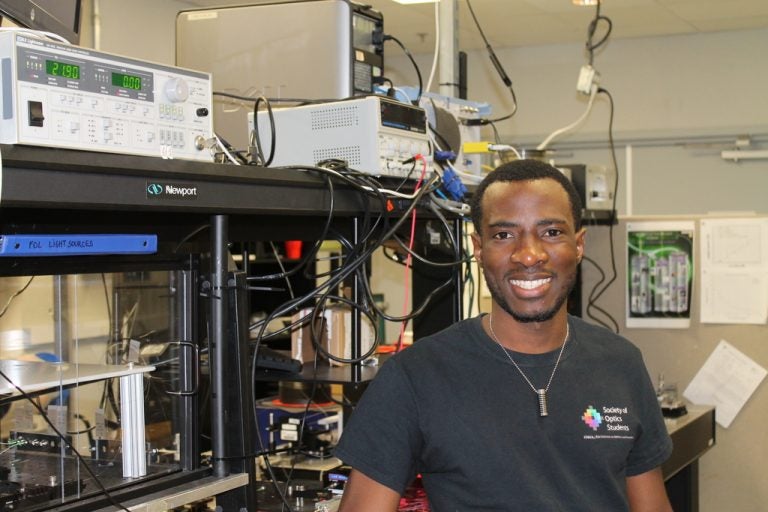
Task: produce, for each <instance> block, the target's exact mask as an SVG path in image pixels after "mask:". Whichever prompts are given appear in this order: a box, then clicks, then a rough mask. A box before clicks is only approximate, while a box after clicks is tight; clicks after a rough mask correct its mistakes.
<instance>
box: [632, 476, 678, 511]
mask: <svg viewBox="0 0 768 512" xmlns="http://www.w3.org/2000/svg"><path fill="white" fill-rule="evenodd" d="M627 497H628V498H629V508H630V510H631V511H632V512H672V505H670V503H669V498H668V497H667V490H666V488H665V487H664V479H663V478H662V476H661V468H656V469H652V470H650V471H648V472H646V473H642V474H639V475H635V476H628V477H627Z"/></svg>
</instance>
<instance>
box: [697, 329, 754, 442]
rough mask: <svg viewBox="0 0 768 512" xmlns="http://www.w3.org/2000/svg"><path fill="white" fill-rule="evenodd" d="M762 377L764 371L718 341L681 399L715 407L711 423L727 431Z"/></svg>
mask: <svg viewBox="0 0 768 512" xmlns="http://www.w3.org/2000/svg"><path fill="white" fill-rule="evenodd" d="M765 375H766V370H765V368H763V367H762V366H760V365H759V364H757V363H756V362H755V361H753V360H752V359H750V358H749V357H748V356H747V355H746V354H744V353H743V352H740V351H739V350H738V349H737V348H736V347H734V346H733V345H731V344H730V343H728V342H727V341H725V340H720V343H719V344H718V345H717V347H715V350H714V351H713V352H712V353H711V354H710V355H709V357H708V358H707V360H706V361H705V362H704V365H703V366H702V367H701V369H700V370H699V371H698V373H697V374H696V376H695V377H694V378H693V380H692V381H691V383H690V384H689V385H688V387H687V388H686V389H685V392H683V396H684V397H685V398H686V399H688V400H689V401H691V402H692V403H693V404H696V405H713V406H715V421H717V423H719V424H720V425H721V426H723V427H725V428H728V427H729V426H730V425H731V422H733V420H734V418H735V417H736V415H737V414H738V413H739V411H740V410H741V408H742V407H744V404H745V403H746V402H747V400H748V399H749V397H750V396H752V393H754V392H755V390H756V389H757V386H758V385H759V384H760V382H761V381H762V380H763V379H764V378H765Z"/></svg>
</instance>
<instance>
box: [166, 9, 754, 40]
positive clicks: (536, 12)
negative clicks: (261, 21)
mask: <svg viewBox="0 0 768 512" xmlns="http://www.w3.org/2000/svg"><path fill="white" fill-rule="evenodd" d="M181 1H182V2H183V3H186V4H189V5H190V6H194V7H214V6H221V5H233V4H237V5H239V4H256V3H274V0H266V1H261V2H260V1H259V0H256V1H251V2H234V3H233V2H231V1H230V2H227V1H226V0H181ZM357 1H358V3H365V4H368V5H371V6H372V7H374V8H375V9H377V10H379V11H381V13H382V14H383V15H384V29H385V32H386V33H388V34H390V35H392V36H394V37H396V38H398V39H399V40H400V41H401V42H402V43H403V44H404V45H405V46H406V47H407V48H408V49H409V50H410V51H411V52H412V53H427V52H431V51H432V50H433V48H434V45H435V39H434V37H435V4H415V5H401V4H398V3H396V2H394V1H393V0H367V1H361V0H357ZM442 1H448V0H442ZM468 1H469V2H470V3H471V6H472V8H473V10H474V12H475V15H476V16H477V18H478V21H479V23H480V25H481V26H482V29H483V31H484V32H485V35H486V37H487V38H488V40H489V42H490V44H491V45H492V46H493V47H494V48H499V47H505V46H531V45H546V44H558V43H576V42H586V38H587V28H588V26H589V23H590V21H591V20H592V19H593V18H594V16H595V12H596V8H595V7H578V6H575V5H573V4H572V3H571V0H456V4H457V9H458V14H459V23H458V26H459V29H458V38H459V49H461V50H471V49H477V48H484V47H485V44H484V43H483V40H482V38H481V37H480V35H479V32H478V30H477V27H476V26H475V24H474V21H473V20H472V17H471V15H470V12H469V9H468V7H467V5H468ZM600 13H601V15H603V16H605V17H607V18H609V19H610V20H611V23H612V26H613V28H612V31H611V34H610V38H611V39H620V38H632V37H647V36H660V35H672V34H693V33H697V32H716V31H724V30H741V29H750V28H762V27H768V0H602V5H601V8H600ZM606 26H607V24H606V23H601V24H599V25H598V30H597V32H596V33H595V39H594V40H595V41H597V40H599V38H600V37H602V35H603V34H605V28H606Z"/></svg>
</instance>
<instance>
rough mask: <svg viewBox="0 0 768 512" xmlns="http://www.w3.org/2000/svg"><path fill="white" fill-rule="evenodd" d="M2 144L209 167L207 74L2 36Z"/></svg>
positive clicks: (26, 37)
mask: <svg viewBox="0 0 768 512" xmlns="http://www.w3.org/2000/svg"><path fill="white" fill-rule="evenodd" d="M0 84H1V85H2V88H1V89H0V95H1V98H0V104H1V106H2V119H0V142H1V143H4V144H27V145H33V146H52V147H62V148H68V149H80V150H88V151H105V152H110V153H125V154H131V155H143V156H160V157H163V158H183V159H190V160H205V161H211V160H212V155H211V152H210V150H209V149H208V148H207V147H205V146H206V145H205V141H206V140H207V139H210V138H211V137H212V136H213V121H212V115H211V112H212V107H211V76H210V74H208V73H202V72H198V71H190V70H185V69H181V68H175V67H170V66H165V65H161V64H152V63H147V62H143V61H138V60H134V59H129V58H126V57H120V56H115V55H109V54H106V53H102V52H96V51H93V50H90V49H86V48H81V47H77V46H71V45H68V44H64V43H59V42H55V41H50V40H47V39H42V38H37V37H32V36H30V35H29V34H28V33H15V32H3V33H0Z"/></svg>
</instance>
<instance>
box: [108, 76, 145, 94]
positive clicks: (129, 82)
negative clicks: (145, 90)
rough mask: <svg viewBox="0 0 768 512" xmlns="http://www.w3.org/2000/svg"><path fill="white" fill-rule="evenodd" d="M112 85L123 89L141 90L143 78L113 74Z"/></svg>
mask: <svg viewBox="0 0 768 512" xmlns="http://www.w3.org/2000/svg"><path fill="white" fill-rule="evenodd" d="M112 85H114V86H115V87H122V88H123V89H133V90H135V91H140V90H141V77H140V76H135V75H126V74H124V73H112Z"/></svg>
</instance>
